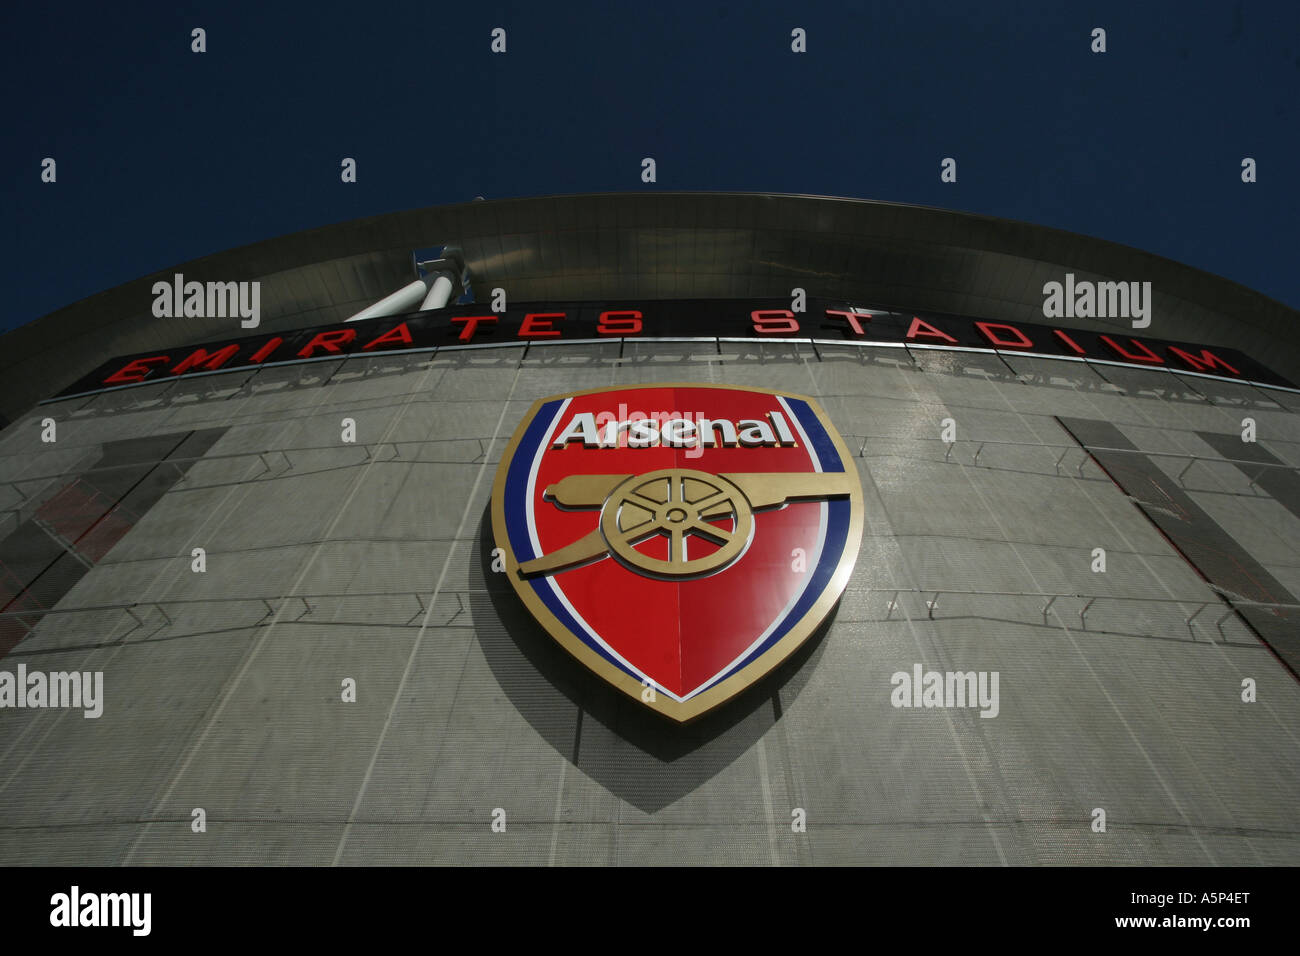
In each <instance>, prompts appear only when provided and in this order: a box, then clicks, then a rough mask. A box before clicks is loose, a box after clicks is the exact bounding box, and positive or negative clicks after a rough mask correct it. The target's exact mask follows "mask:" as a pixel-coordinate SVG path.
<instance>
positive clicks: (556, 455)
mask: <svg viewBox="0 0 1300 956" xmlns="http://www.w3.org/2000/svg"><path fill="white" fill-rule="evenodd" d="M492 526H493V533H494V535H495V538H496V543H497V545H498V547H500V548H501V549H502V551H503V552H504V570H505V573H506V574H507V576H508V577H509V578H510V581H511V584H512V585H513V586H514V588H515V590H516V591H517V592H518V593H519V595H520V597H521V598H522V599H523V601H524V603H525V604H526V605H527V606H528V608H529V610H530V611H531V612H532V613H533V615H534V616H535V617H536V618H537V619H538V620H539V621H540V622H541V623H542V624H543V625H544V626H545V627H546V629H547V630H548V631H549V632H550V633H551V635H552V636H553V637H555V638H556V639H557V640H558V641H559V642H560V643H561V644H562V645H563V646H564V647H565V648H566V649H567V650H568V651H569V652H570V653H572V654H573V655H574V656H575V657H577V658H578V659H579V660H580V661H582V662H583V663H584V664H586V665H587V666H588V667H589V668H591V669H592V670H593V671H595V672H596V673H597V674H599V675H600V676H601V677H603V678H605V679H606V680H608V681H610V682H611V683H612V684H614V685H615V686H616V687H619V688H620V689H622V690H624V691H625V692H626V693H628V694H630V695H632V696H634V697H636V698H637V699H638V700H641V701H643V702H644V703H645V704H646V705H647V706H649V707H652V708H654V709H656V710H658V711H659V712H661V713H663V714H666V715H668V716H670V717H673V718H675V719H677V720H679V721H686V720H690V719H692V718H694V717H697V716H699V715H700V714H702V713H704V712H705V711H707V710H709V709H711V708H713V707H716V706H717V705H718V704H720V703H722V702H723V701H725V700H727V699H729V698H731V697H732V696H734V695H735V694H737V693H739V692H740V691H741V690H743V689H744V688H746V687H748V686H749V685H750V684H752V683H753V682H754V681H756V680H758V679H759V678H760V677H762V676H763V675H764V674H766V673H768V672H769V671H770V670H772V668H774V667H775V666H776V665H777V664H779V663H780V662H781V661H782V660H784V659H785V658H786V657H788V656H789V655H790V654H791V653H792V652H793V651H794V650H795V648H797V647H798V646H799V645H800V644H802V643H803V641H804V640H805V639H807V637H808V636H809V635H810V634H811V633H812V632H813V631H814V630H815V629H816V628H817V626H818V625H819V624H820V623H821V622H822V620H824V619H825V617H826V615H827V613H829V611H830V610H831V608H832V607H833V606H834V604H835V602H836V601H837V600H838V599H839V596H840V594H841V592H842V591H843V589H844V585H845V583H846V582H847V581H848V577H849V574H850V573H851V571H852V569H853V563H854V561H855V559H856V557H857V553H858V546H859V544H860V540H861V535H862V489H861V484H860V483H859V480H858V475H857V470H856V468H855V467H854V463H853V458H852V456H851V454H850V452H849V451H848V449H847V448H845V446H844V443H843V441H842V440H841V439H840V437H839V435H838V434H837V433H836V431H835V429H834V427H833V426H832V425H831V423H830V421H829V420H828V419H827V417H826V415H825V413H824V412H823V411H822V410H821V408H820V407H819V406H818V405H817V404H816V402H814V401H812V400H811V399H808V398H804V397H802V396H798V395H791V394H788V393H784V392H772V391H765V390H760V389H748V388H733V387H728V386H715V385H692V384H680V385H645V386H634V387H629V388H617V389H599V390H594V391H588V392H579V393H576V394H573V395H559V396H553V397H551V398H545V399H542V400H541V401H539V402H537V403H536V404H535V405H534V406H533V407H532V409H531V410H530V411H529V413H528V415H527V416H526V417H525V418H524V420H523V421H522V422H521V423H520V425H519V427H518V429H517V430H516V432H515V435H514V437H513V438H512V439H511V442H510V446H509V448H508V449H507V450H506V454H505V457H504V458H503V459H502V461H501V465H500V468H499V469H498V472H497V479H496V485H495V487H494V489H493V495H492Z"/></svg>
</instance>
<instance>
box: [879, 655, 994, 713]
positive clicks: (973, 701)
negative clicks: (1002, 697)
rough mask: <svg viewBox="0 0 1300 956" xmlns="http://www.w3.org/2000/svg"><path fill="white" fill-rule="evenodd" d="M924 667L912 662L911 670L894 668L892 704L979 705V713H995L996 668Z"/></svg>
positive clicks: (900, 705) (907, 705)
mask: <svg viewBox="0 0 1300 956" xmlns="http://www.w3.org/2000/svg"><path fill="white" fill-rule="evenodd" d="M923 670H924V669H923V668H922V666H921V665H920V664H913V665H912V673H910V674H909V673H907V671H897V672H895V674H894V675H893V677H891V678H890V679H889V682H890V683H891V684H893V685H894V690H893V692H892V693H890V695H889V702H890V703H891V704H892V705H893V706H894V707H979V708H980V716H981V717H996V716H997V715H998V711H999V710H1000V709H1001V705H1000V704H999V702H998V672H997V671H944V672H940V671H924V673H923Z"/></svg>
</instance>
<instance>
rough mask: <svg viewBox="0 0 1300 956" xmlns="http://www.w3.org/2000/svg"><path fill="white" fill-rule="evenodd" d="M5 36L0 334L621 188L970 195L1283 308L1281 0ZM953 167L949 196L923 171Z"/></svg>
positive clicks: (115, 24)
mask: <svg viewBox="0 0 1300 956" xmlns="http://www.w3.org/2000/svg"><path fill="white" fill-rule="evenodd" d="M195 26H200V27H203V28H205V29H206V30H207V34H208V52H207V53H205V54H201V55H199V54H194V53H191V52H190V30H191V29H192V28H193V27H195ZM496 26H502V27H504V28H505V29H506V30H507V37H508V52H507V53H506V54H505V55H494V54H492V53H491V52H490V50H489V43H490V36H489V34H490V31H491V30H492V28H493V27H496ZM796 26H798V27H803V28H804V29H806V30H807V32H808V52H807V53H806V54H802V55H796V54H794V53H792V52H791V51H790V31H791V29H792V28H794V27H796ZM1096 26H1101V27H1104V28H1105V29H1106V31H1107V42H1108V52H1107V53H1106V54H1104V55H1095V54H1093V53H1091V52H1090V50H1089V45H1090V32H1091V30H1092V28H1093V27H1096ZM0 34H2V35H3V36H5V38H6V39H7V40H8V41H9V42H8V43H7V44H6V47H7V55H6V57H5V59H4V64H3V67H0V69H2V70H3V80H4V89H5V92H6V98H7V108H6V110H5V120H6V122H5V126H6V137H7V144H8V148H6V149H5V150H4V151H3V157H2V158H0V167H2V168H3V195H2V196H0V203H2V204H3V209H4V220H5V229H4V233H3V243H4V248H3V254H4V261H5V264H6V265H5V273H6V281H5V289H4V306H5V311H4V313H3V315H2V316H0V328H12V327H14V326H16V325H19V324H22V323H24V322H27V321H30V320H31V319H34V318H36V317H38V316H40V315H43V314H45V313H46V312H49V311H51V310H53V309H56V308H58V307H60V306H63V305H66V304H68V303H70V302H73V301H76V300H77V299H80V298H84V297H85V296H88V295H91V294H93V293H94V292H97V291H100V290H102V289H106V288H109V287H111V286H113V285H116V284H118V283H121V282H125V281H127V280H129V279H133V278H136V277H138V276H141V275H144V274H146V273H149V272H151V271H153V270H156V269H162V268H166V267H168V266H171V265H174V264H176V263H180V262H183V261H186V260H188V259H192V258H195V257H197V256H201V255H205V254H208V253H212V252H217V251H220V250H223V249H228V248H231V247H233V246H238V245H242V244H245V243H248V242H253V241H256V240H259V239H265V238H269V237H272V236H277V235H282V234H285V233H289V232H296V231H298V230H301V229H307V228H310V227H313V226H319V225H325V224H328V223H334V222H339V221H342V220H348V219H353V218H356V217H359V216H367V215H374V214H378V213H384V212H390V211H394V210H399V209H409V208H415V207H420V206H427V205H436V204H441V203H450V202H460V201H465V200H468V199H471V198H473V197H474V196H476V195H482V196H486V197H488V198H499V197H506V196H529V195H547V194H555V193H577V192H602V191H612V190H682V189H685V190H708V189H719V190H747V191H750V190H752V191H771V192H794V193H815V194H825V195H837V196H851V197H859V198H868V199H883V200H892V201H898V202H909V203H920V204H924V205H933V206H941V207H946V208H951V209H961V210H969V211H972V212H978V213H985V214H989V215H994V216H1002V217H1007V218H1010V219H1019V220H1024V221H1027V222H1032V223H1039V224H1043V225H1048V226H1055V227H1058V228H1063V229H1069V230H1072V231H1075V232H1080V233H1085V234H1088V235H1092V236H1098V237H1101V238H1105V239H1110V240H1113V241H1116V242H1122V243H1127V244H1129V245H1132V246H1136V247H1139V248H1142V249H1146V250H1149V251H1151V252H1155V253H1158V254H1160V255H1163V256H1168V257H1169V258H1172V259H1176V260H1179V261H1182V262H1186V263H1188V264H1190V265H1193V266H1196V267H1198V268H1201V269H1205V270H1208V271H1210V272H1213V273H1216V274H1219V275H1222V276H1226V277H1228V278H1230V279H1234V280H1236V281H1238V282H1241V283H1243V284H1245V285H1247V286H1251V287H1253V288H1255V289H1258V290H1260V291H1261V292H1264V293H1266V294H1268V295H1271V296H1273V297H1274V298H1277V299H1279V300H1281V301H1282V302H1285V303H1287V304H1289V305H1291V306H1295V307H1300V265H1298V264H1297V250H1300V242H1297V238H1296V233H1297V230H1296V219H1297V213H1298V212H1300V170H1298V169H1297V158H1298V157H1300V133H1298V132H1297V130H1298V128H1300V123H1298V121H1300V116H1298V115H1297V94H1298V93H1300V3H1297V2H1295V0H1286V2H1276V3H1262V2H1260V3H1249V2H1248V3H1230V2H1224V3H1195V2H1167V3H1147V2H1142V3H1133V2H1127V0H1126V2H1115V3H1051V2H1031V3H1023V4H1011V3H986V4H968V3H962V4H956V3H953V4H947V3H929V2H920V0H908V2H890V3H882V4H852V5H850V4H848V3H843V2H841V3H807V4H791V3H788V2H783V3H754V2H741V0H731V2H725V3H717V2H693V3H677V2H669V0H653V2H640V3H635V4H634V3H632V2H631V0H628V2H612V0H603V2H599V3H562V4H556V3H547V2H531V3H519V4H478V3H474V2H470V3H462V4H454V3H436V2H427V3H420V4H414V3H410V4H397V3H379V2H376V3H355V2H352V3H346V4H344V3H330V2H317V3H312V4H309V5H308V4H304V5H301V6H297V5H292V6H291V5H288V4H284V5H281V4H271V3H237V4H232V3H228V2H222V3H212V4H202V3H186V2H181V3H174V4H166V5H158V7H157V9H154V10H152V11H150V10H149V9H148V8H147V5H145V4H98V3H97V4H88V3H74V4H49V5H38V4H31V3H23V4H14V3H10V4H6V5H5V9H4V11H3V13H0ZM46 156H51V157H54V158H55V159H56V160H57V162H58V182H57V183H56V184H53V185H48V184H43V183H42V182H41V181H40V163H41V160H42V159H43V158H44V157H46ZM344 156H352V157H355V158H356V159H357V161H358V166H359V181H358V182H357V183H356V184H354V185H345V184H343V183H341V182H340V180H339V163H340V160H341V159H342V157H344ZM644 156H652V157H654V158H655V159H656V161H657V163H658V182H657V183H656V184H654V185H645V184H643V183H641V181H640V169H641V167H640V162H641V159H642V157H644ZM945 156H952V157H955V158H956V159H957V161H958V182H957V183H956V184H943V183H941V182H940V181H939V162H940V160H941V159H942V158H943V157H945ZM1245 156H1251V157H1254V158H1255V159H1256V160H1257V161H1258V164H1259V181H1258V182H1257V183H1254V184H1251V185H1246V184H1243V183H1242V182H1241V178H1240V164H1241V159H1242V157H1245ZM446 238H449V237H440V236H439V237H430V240H431V242H437V241H441V240H443V239H446ZM1131 278H1140V277H1137V276H1134V277H1131Z"/></svg>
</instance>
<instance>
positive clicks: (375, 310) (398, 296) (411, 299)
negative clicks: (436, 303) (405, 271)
mask: <svg viewBox="0 0 1300 956" xmlns="http://www.w3.org/2000/svg"><path fill="white" fill-rule="evenodd" d="M438 278H439V279H441V278H442V277H441V276H439V277H438ZM447 285H448V286H449V287H450V285H451V283H447ZM435 287H436V283H435ZM426 294H427V295H432V294H433V293H432V292H431V291H430V290H429V287H428V284H427V282H426V281H425V280H424V279H416V280H415V281H414V282H412V283H411V284H410V285H405V286H402V288H400V289H398V290H397V291H396V292H394V293H393V294H392V295H389V296H385V297H384V298H382V299H380V300H379V301H378V302H376V303H375V304H374V305H372V306H369V307H368V308H365V309H362V310H361V311H360V312H358V313H357V314H356V315H354V316H352V318H350V319H348V320H347V321H349V322H360V321H361V320H362V319H373V318H377V317H379V316H381V315H398V314H399V313H402V312H412V311H414V310H415V307H416V306H417V305H419V304H420V302H421V300H423V299H424V298H425V296H426Z"/></svg>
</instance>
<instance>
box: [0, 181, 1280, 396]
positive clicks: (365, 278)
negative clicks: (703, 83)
mask: <svg viewBox="0 0 1300 956" xmlns="http://www.w3.org/2000/svg"><path fill="white" fill-rule="evenodd" d="M444 244H454V245H457V246H459V247H460V248H461V249H462V250H463V251H464V254H465V260H466V263H467V265H468V266H469V269H470V271H471V274H472V277H473V281H474V287H475V292H476V294H477V295H478V297H479V298H480V299H482V298H485V297H486V295H487V294H488V292H489V291H490V289H491V288H493V287H497V286H500V287H503V288H505V289H507V293H508V295H509V296H510V298H511V299H512V300H514V301H541V300H548V299H550V300H578V299H635V298H646V299H653V298H688V297H689V298H711V297H717V298H734V297H750V296H752V297H785V296H788V295H789V294H790V290H791V288H792V287H794V286H796V285H797V286H800V287H803V288H805V289H806V290H807V291H808V293H809V294H810V295H821V296H825V297H828V298H847V299H851V300H855V301H860V302H861V303H862V304H863V305H872V306H876V307H880V308H885V307H892V308H898V309H915V310H917V311H932V312H949V313H960V314H969V315H976V316H986V317H989V318H993V319H1007V320H1016V319H1019V320H1021V321H1035V320H1038V321H1042V302H1043V295H1042V287H1043V283H1044V282H1046V281H1049V280H1052V279H1056V280H1058V281H1060V280H1063V279H1064V276H1065V273H1066V272H1072V273H1074V274H1075V276H1076V278H1078V279H1092V280H1094V281H1096V280H1111V281H1140V282H1151V284H1152V290H1153V300H1154V318H1153V322H1152V325H1151V327H1150V328H1149V329H1147V330H1146V331H1147V332H1148V333H1149V334H1151V335H1152V336H1155V337H1158V338H1164V339H1179V340H1185V341H1191V342H1198V343H1204V344H1207V345H1215V344H1218V345H1225V346H1231V347H1233V348H1238V349H1240V350H1241V351H1243V352H1246V353H1247V354H1250V355H1252V356H1254V357H1256V358H1258V359H1260V360H1262V361H1264V363H1265V364H1266V365H1269V366H1270V367H1271V368H1273V369H1274V371H1276V372H1278V373H1280V374H1282V375H1284V376H1286V377H1288V378H1291V379H1292V380H1300V335H1297V329H1298V328H1300V326H1297V324H1296V322H1297V319H1300V312H1297V311H1296V310H1294V309H1291V308H1289V307H1288V306H1286V305H1283V304H1282V303H1280V302H1277V301H1276V300H1274V299H1271V298H1269V297H1268V296H1265V295H1263V294H1262V293H1259V292H1256V291H1254V290H1252V289H1249V288H1247V287H1245V286H1242V285H1240V284H1239V283H1236V282H1233V281H1231V280H1229V279H1224V278H1221V277H1219V276H1215V275H1212V274H1210V273H1208V272H1204V271H1202V270H1199V269H1195V268H1193V267H1191V266H1187V265H1183V264H1182V263H1179V262H1176V261H1173V260H1170V259H1166V258H1164V257H1161V256H1157V255H1155V254H1153V253H1148V252H1143V251H1142V250H1139V249H1134V248H1132V247H1128V246H1124V245H1121V244H1119V243H1114V242H1110V241H1108V240H1103V239H1096V238H1092V237H1088V236H1083V235H1078V234H1075V233H1070V232H1066V231H1063V230H1059V229H1054V228H1051V227H1047V226H1035V225H1030V224H1027V223H1022V222H1016V221H1013V220H1007V219H998V218H995V217H991V216H985V215H980V214H976V213H966V212H955V211H950V210H944V209H939V208H934V207H929V206H917V205H907V204H902V203H891V202H881V201H877V200H867V199H851V198H837V197H822V196H806V195H798V194H775V193H738V192H645V193H594V194H579V195H569V196H565V195H558V196H542V197H527V198H516V199H497V200H475V201H471V202H467V203H458V204H454V205H447V206H434V207H428V208H423V209H415V210H406V211H400V212H391V213H384V214H381V215H376V216H370V217H366V218H362V219H355V220H349V221H346V222H341V223H336V224H333V225H328V226H320V227H316V228H313V229H308V230H304V231H301V232H296V233H291V234H289V235H285V236H280V237H277V238H273V239H266V240H262V241H259V242H255V243H251V244H249V245H245V246H240V247H237V248H234V249H230V250H226V251H223V252H219V253H214V254H212V255H208V256H203V257H200V258H197V259H193V260H190V261H189V262H184V263H180V264H177V265H175V266H173V267H171V268H168V269H164V270H159V271H157V272H153V273H150V274H149V275H146V276H142V277H140V278H138V279H134V280H132V281H130V282H126V283H123V284H122V285H119V286H116V287H114V288H112V289H108V290H106V291H104V292H100V293H97V294H96V295H92V296H89V297H87V298H85V299H82V300H80V301H78V302H75V303H72V304H71V305H68V306H65V307H63V308H61V309H58V310H56V311H54V312H51V313H50V314H48V315H46V316H43V317H41V318H39V319H36V320H34V321H32V322H30V323H28V324H27V325H24V326H21V327H19V328H18V329H15V330H13V331H11V332H9V333H7V334H5V335H4V336H3V337H0V343H3V344H2V347H0V415H5V416H8V417H9V418H11V419H12V418H15V417H16V416H17V415H18V414H20V413H22V412H24V411H26V409H28V408H30V407H31V406H32V405H33V404H35V402H37V401H38V400H40V399H42V398H45V397H48V395H50V394H52V393H53V392H55V391H57V390H58V389H59V388H60V387H61V386H63V385H64V384H67V382H71V381H74V380H76V379H77V378H78V377H80V376H81V375H83V374H85V373H86V372H88V371H90V370H91V369H92V368H94V367H95V366H97V365H98V364H100V363H101V362H102V361H103V360H104V359H105V358H108V357H111V356H113V355H117V354H126V353H130V352H140V351H146V350H149V349H153V348H161V347H171V346H175V345H178V344H186V343H189V342H197V341H202V340H206V339H212V338H220V337H222V336H225V335H228V334H229V333H230V331H231V323H232V321H237V320H231V319H228V318H225V319H220V318H156V317H154V316H153V314H152V311H151V307H152V302H153V298H154V296H153V293H152V287H153V284H154V283H155V282H157V281H159V280H168V281H170V279H171V278H172V276H173V275H174V274H175V273H178V272H179V273H182V274H183V275H184V276H185V277H186V279H187V280H198V281H201V282H203V281H223V282H229V281H240V280H259V281H260V282H261V283H262V315H263V321H262V326H261V329H262V330H275V329H280V328H296V327H303V326H308V325H317V324H324V323H329V322H333V321H338V320H340V319H342V318H346V317H347V316H348V315H350V314H352V313H353V312H355V311H357V310H359V309H360V308H362V307H364V306H365V305H368V304H370V303H371V302H373V301H375V300H377V299H379V298H381V297H382V296H384V295H386V294H388V293H389V292H391V291H393V290H394V289H396V288H397V287H398V286H399V285H401V284H403V283H404V282H405V281H408V280H409V279H410V278H411V275H412V264H411V258H410V253H411V250H413V249H426V248H429V247H433V246H440V245H444ZM1071 322H1072V323H1073V324H1074V325H1075V326H1076V327H1081V328H1086V327H1090V326H1095V327H1096V328H1098V329H1102V330H1111V331H1113V330H1115V329H1116V328H1120V330H1121V331H1123V328H1122V327H1118V326H1116V325H1115V323H1114V322H1113V321H1112V322H1107V321H1105V320H1100V321H1098V320H1093V321H1092V322H1090V321H1089V320H1087V319H1072V320H1071ZM64 379H66V381H64Z"/></svg>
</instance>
